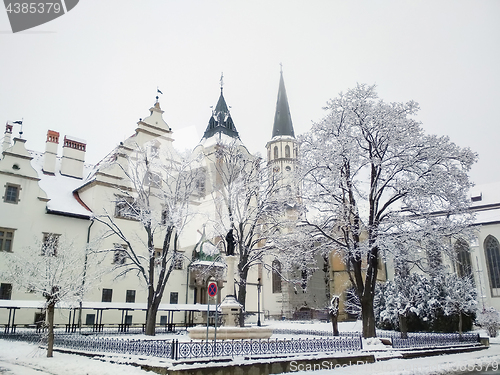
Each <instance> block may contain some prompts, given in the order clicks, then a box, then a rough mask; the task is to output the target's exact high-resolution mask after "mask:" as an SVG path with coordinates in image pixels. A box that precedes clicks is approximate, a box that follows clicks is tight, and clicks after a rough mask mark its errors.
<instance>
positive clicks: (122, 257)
mask: <svg viewBox="0 0 500 375" xmlns="http://www.w3.org/2000/svg"><path fill="white" fill-rule="evenodd" d="M114 246H115V252H114V254H113V264H116V265H121V264H125V262H126V260H127V245H122V244H118V243H115V244H114Z"/></svg>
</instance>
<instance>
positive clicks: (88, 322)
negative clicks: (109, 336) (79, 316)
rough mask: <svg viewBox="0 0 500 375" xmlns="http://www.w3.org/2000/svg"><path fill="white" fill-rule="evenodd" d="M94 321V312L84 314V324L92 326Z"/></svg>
mask: <svg viewBox="0 0 500 375" xmlns="http://www.w3.org/2000/svg"><path fill="white" fill-rule="evenodd" d="M94 323H95V314H87V315H86V316H85V324H86V325H88V326H93V325H94Z"/></svg>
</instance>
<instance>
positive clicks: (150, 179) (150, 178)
mask: <svg viewBox="0 0 500 375" xmlns="http://www.w3.org/2000/svg"><path fill="white" fill-rule="evenodd" d="M161 182H162V181H161V176H160V175H159V174H158V173H155V172H151V171H148V172H146V176H144V184H145V185H147V186H153V187H160V186H161Z"/></svg>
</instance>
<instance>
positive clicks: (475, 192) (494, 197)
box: [470, 182, 500, 207]
mask: <svg viewBox="0 0 500 375" xmlns="http://www.w3.org/2000/svg"><path fill="white" fill-rule="evenodd" d="M470 197H471V199H472V205H471V206H472V207H477V206H484V205H490V204H495V203H497V204H500V182H492V183H489V184H483V185H476V186H474V187H473V188H472V189H471V190H470ZM474 199H479V200H474Z"/></svg>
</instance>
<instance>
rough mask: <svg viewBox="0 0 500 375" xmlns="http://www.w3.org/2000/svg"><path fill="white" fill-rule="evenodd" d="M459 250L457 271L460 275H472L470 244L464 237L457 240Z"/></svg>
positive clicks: (456, 248)
mask: <svg viewBox="0 0 500 375" xmlns="http://www.w3.org/2000/svg"><path fill="white" fill-rule="evenodd" d="M455 251H456V252H457V263H458V264H457V273H458V276H460V277H466V276H472V263H471V260H470V252H469V244H468V243H467V242H466V241H464V240H463V239H459V240H457V242H455Z"/></svg>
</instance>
